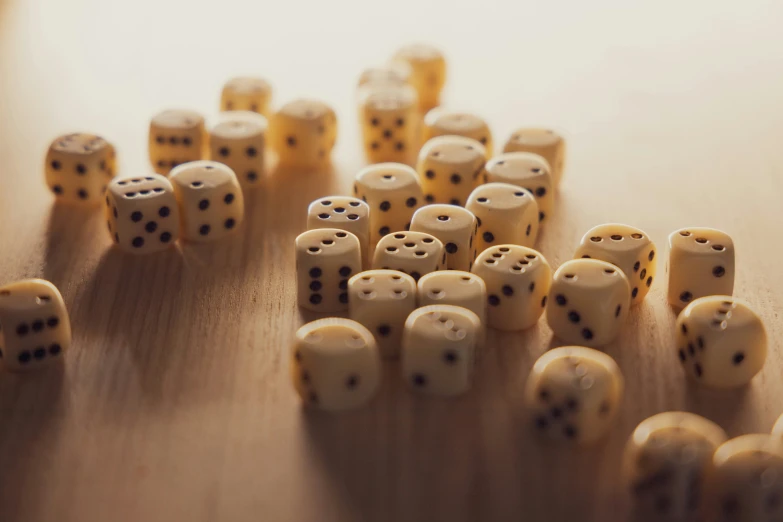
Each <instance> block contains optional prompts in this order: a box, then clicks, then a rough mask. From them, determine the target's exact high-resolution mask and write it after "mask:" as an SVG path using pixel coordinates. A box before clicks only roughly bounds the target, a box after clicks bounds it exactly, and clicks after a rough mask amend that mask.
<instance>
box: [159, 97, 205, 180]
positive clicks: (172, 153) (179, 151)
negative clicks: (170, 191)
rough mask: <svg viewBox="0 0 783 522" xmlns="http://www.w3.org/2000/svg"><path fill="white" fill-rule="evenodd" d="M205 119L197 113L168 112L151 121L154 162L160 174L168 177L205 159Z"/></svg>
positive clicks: (161, 113) (183, 111)
mask: <svg viewBox="0 0 783 522" xmlns="http://www.w3.org/2000/svg"><path fill="white" fill-rule="evenodd" d="M205 137H206V131H205V129H204V117H203V116H201V115H200V114H199V113H197V112H194V111H186V110H168V111H163V112H160V113H158V114H156V115H155V116H154V117H153V118H152V121H151V122H150V132H149V153H150V163H151V164H152V167H153V169H154V170H155V172H157V173H158V174H164V175H165V174H168V173H169V171H170V170H171V169H173V168H174V167H176V166H177V165H179V164H181V163H187V162H188V161H196V160H200V159H203V157H204V153H205V149H206V147H205V141H206V139H205Z"/></svg>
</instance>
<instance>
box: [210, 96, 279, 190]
mask: <svg viewBox="0 0 783 522" xmlns="http://www.w3.org/2000/svg"><path fill="white" fill-rule="evenodd" d="M266 132H267V122H266V118H264V117H263V116H261V115H260V114H256V113H253V112H247V111H231V112H226V113H223V114H222V115H221V118H220V122H218V123H217V124H216V125H215V126H214V127H212V129H210V133H209V138H210V139H209V157H210V158H211V159H212V161H219V162H220V163H223V164H225V165H227V166H228V167H230V168H231V170H233V171H234V174H236V177H237V180H238V181H239V184H240V185H241V186H243V187H247V188H250V187H256V186H258V185H260V184H261V180H262V178H263V176H264V172H265V167H264V161H265V159H264V158H265V154H264V147H265V144H266Z"/></svg>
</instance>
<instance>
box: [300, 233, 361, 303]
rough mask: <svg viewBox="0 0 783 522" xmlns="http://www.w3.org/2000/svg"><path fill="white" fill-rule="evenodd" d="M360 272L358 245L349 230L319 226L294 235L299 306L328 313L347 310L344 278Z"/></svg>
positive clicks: (345, 279)
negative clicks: (295, 236) (296, 235)
mask: <svg viewBox="0 0 783 522" xmlns="http://www.w3.org/2000/svg"><path fill="white" fill-rule="evenodd" d="M361 271H362V255H361V246H360V244H359V239H358V238H357V237H356V236H355V235H353V234H351V233H350V232H346V231H345V230H340V229H337V228H320V229H316V230H308V231H307V232H304V233H302V234H299V236H298V237H297V238H296V283H297V294H298V302H299V306H301V307H302V308H306V309H308V310H312V311H314V312H328V313H334V312H342V311H344V310H348V279H349V278H350V277H351V276H352V275H353V274H357V273H359V272H361Z"/></svg>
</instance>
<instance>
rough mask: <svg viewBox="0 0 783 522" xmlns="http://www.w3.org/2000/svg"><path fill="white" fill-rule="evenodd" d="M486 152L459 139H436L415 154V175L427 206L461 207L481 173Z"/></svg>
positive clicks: (482, 147) (464, 139) (472, 141)
mask: <svg viewBox="0 0 783 522" xmlns="http://www.w3.org/2000/svg"><path fill="white" fill-rule="evenodd" d="M485 154H486V149H484V146H483V145H481V144H480V143H479V142H477V141H476V140H472V139H470V138H465V137H463V136H439V137H437V138H433V139H431V140H429V141H428V142H427V143H425V144H424V146H423V147H422V148H421V151H419V159H418V162H417V164H416V170H417V171H418V173H419V180H420V181H421V188H422V190H423V191H424V200H425V201H426V202H427V203H449V204H451V205H464V204H465V200H467V199H468V196H469V195H470V192H471V191H472V190H473V187H475V186H476V184H477V183H479V182H480V179H479V178H480V176H481V174H482V173H483V172H484V155H485Z"/></svg>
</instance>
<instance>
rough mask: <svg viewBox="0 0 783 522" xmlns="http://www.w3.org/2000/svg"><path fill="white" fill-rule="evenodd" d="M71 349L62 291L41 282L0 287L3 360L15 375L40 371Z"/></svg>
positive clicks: (0, 327) (0, 334)
mask: <svg viewBox="0 0 783 522" xmlns="http://www.w3.org/2000/svg"><path fill="white" fill-rule="evenodd" d="M70 346H71V323H70V320H69V318H68V311H67V310H66V309H65V303H64V302H63V298H62V295H60V292H59V290H57V288H56V287H55V286H54V285H53V284H52V283H50V282H49V281H44V280H42V279H28V280H25V281H17V282H15V283H11V284H8V285H5V286H3V287H0V360H2V361H3V363H4V364H5V367H6V368H7V369H9V370H12V371H24V370H31V369H36V368H40V367H41V366H43V365H44V364H45V363H48V362H53V361H57V360H59V359H61V358H62V357H61V356H62V354H63V352H65V350H67V349H68V348H69V347H70Z"/></svg>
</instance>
